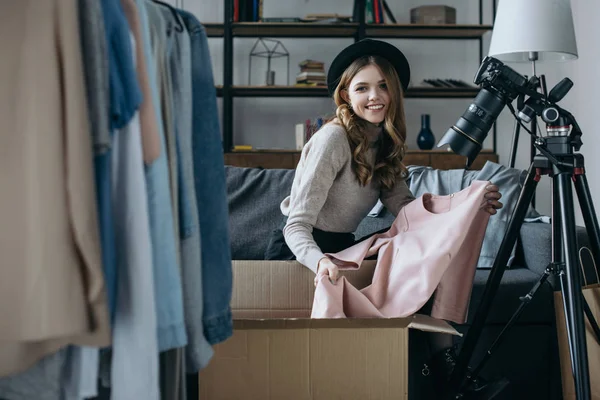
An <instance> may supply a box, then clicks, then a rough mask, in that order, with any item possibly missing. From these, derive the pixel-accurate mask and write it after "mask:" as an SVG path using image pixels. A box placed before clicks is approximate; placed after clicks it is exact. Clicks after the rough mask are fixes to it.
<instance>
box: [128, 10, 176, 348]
mask: <svg viewBox="0 0 600 400" xmlns="http://www.w3.org/2000/svg"><path fill="white" fill-rule="evenodd" d="M136 4H137V6H138V10H139V13H140V21H141V25H142V36H143V37H144V54H145V57H146V60H147V63H146V65H147V66H148V79H149V81H150V87H151V90H152V103H153V105H154V108H155V110H156V116H157V119H158V121H157V124H158V130H159V134H160V141H161V143H160V146H161V148H163V149H164V148H166V143H165V134H164V130H163V124H162V120H161V115H162V113H161V110H160V97H159V91H158V84H157V75H156V73H157V72H156V60H155V59H154V58H153V52H152V45H151V38H150V26H149V16H148V14H147V12H148V10H147V7H150V6H152V5H153V4H151V3H148V2H146V0H136ZM146 185H147V187H146V189H147V193H148V197H147V198H148V212H149V214H150V235H151V239H152V261H153V269H154V292H155V301H156V313H157V315H156V317H157V325H158V347H159V351H165V350H169V349H173V348H177V347H184V346H185V345H187V334H186V331H185V321H184V317H183V295H182V288H181V275H180V268H179V263H178V260H177V248H176V240H175V235H176V232H175V228H174V227H175V225H174V220H173V218H174V215H173V205H172V202H171V193H170V185H169V167H168V160H167V152H165V151H162V152H161V154H160V156H159V158H158V159H156V160H155V161H154V162H153V163H152V164H150V165H149V166H147V167H146Z"/></svg>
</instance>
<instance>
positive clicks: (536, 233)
mask: <svg viewBox="0 0 600 400" xmlns="http://www.w3.org/2000/svg"><path fill="white" fill-rule="evenodd" d="M226 175H227V191H228V201H229V213H230V214H229V215H230V232H231V243H232V258H233V259H234V260H257V259H258V260H260V259H263V253H264V250H265V247H266V245H267V242H268V238H269V235H270V233H271V231H272V230H273V229H275V228H276V227H278V226H279V225H280V223H281V221H282V216H281V212H280V209H279V204H280V202H281V201H282V200H283V198H285V197H286V196H287V195H288V194H289V192H290V188H291V184H292V180H293V176H294V171H293V170H281V169H279V170H278V169H271V170H268V169H256V168H239V167H232V166H226ZM500 189H501V191H502V188H500ZM392 221H393V216H392V215H391V214H390V213H389V212H387V211H384V212H383V214H382V215H380V216H378V217H376V218H373V217H366V218H365V219H364V220H363V221H362V223H361V224H360V226H359V228H358V229H357V231H356V232H355V236H356V238H357V239H358V238H360V237H362V236H365V235H368V234H370V233H372V232H375V231H378V230H380V229H383V228H385V227H388V226H389V225H390V224H391V223H392ZM578 237H579V241H580V242H579V243H580V245H585V244H586V237H587V236H586V234H585V229H584V228H580V227H579V228H578ZM517 246H518V247H517V253H516V258H515V260H514V262H513V265H512V266H511V268H510V269H507V270H506V272H505V274H504V276H503V279H502V283H501V286H500V289H499V291H498V293H497V296H496V298H495V300H494V304H493V306H492V308H491V310H490V313H489V315H488V318H487V323H486V327H485V329H484V333H483V335H482V337H481V339H480V341H479V345H478V348H477V350H476V352H475V355H474V358H473V360H472V363H471V365H473V364H474V363H475V362H476V361H477V360H478V359H480V358H481V357H482V356H483V355H484V353H485V351H486V350H487V349H488V347H489V346H490V345H491V343H492V342H493V341H494V339H495V337H496V336H497V335H498V333H499V332H500V331H501V329H502V328H503V326H504V324H505V323H506V322H507V321H508V320H509V318H510V317H511V315H512V314H513V312H514V311H515V310H516V308H517V307H518V306H519V304H520V300H519V297H520V296H523V295H525V294H527V293H528V292H529V291H530V290H531V288H532V287H533V286H534V284H535V283H536V282H537V281H538V280H539V278H540V276H541V275H542V274H543V272H544V270H545V268H546V266H547V264H548V263H549V262H550V259H551V225H550V224H544V223H524V224H523V226H522V229H521V234H520V237H519V240H518V245H517ZM489 273H490V270H486V269H480V270H477V272H476V276H475V282H474V287H473V291H472V297H471V303H470V308H469V320H468V321H467V323H466V324H464V325H459V326H457V327H456V328H457V329H458V330H459V331H460V332H462V333H464V332H466V331H467V330H468V329H469V325H470V323H471V321H472V318H473V316H474V314H475V310H476V308H477V306H478V304H479V303H480V301H481V297H482V294H483V290H484V288H485V285H486V281H487V278H488V276H489ZM554 290H555V289H554V281H553V279H550V280H549V281H548V282H547V283H546V284H544V285H543V286H542V287H541V288H540V290H539V291H538V294H537V295H536V297H535V298H534V299H533V301H532V302H531V303H530V304H529V305H528V307H527V308H526V310H525V311H524V312H523V314H522V315H521V317H520V318H519V321H518V323H517V324H516V325H515V326H514V327H513V328H512V329H511V330H510V331H509V332H508V334H507V335H506V336H505V338H504V340H503V341H502V343H501V345H500V347H499V348H498V349H497V351H496V352H495V354H494V355H493V357H492V358H491V359H490V360H489V362H488V363H487V364H486V367H485V368H484V370H483V373H482V375H484V376H485V377H492V376H497V375H502V376H506V377H508V378H509V380H510V381H511V385H510V386H509V387H508V388H507V389H506V390H505V392H503V394H502V395H501V396H500V397H499V398H500V399H511V400H515V399H526V398H527V399H560V398H561V383H560V368H559V359H558V348H557V342H556V334H555V326H554V319H555V318H554V304H553V294H552V292H553V291H554ZM411 334H412V335H414V336H415V338H414V340H413V339H411V349H410V351H411V360H410V362H411V390H410V392H411V396H410V397H411V398H412V399H418V398H426V396H425V395H422V394H421V392H420V389H419V387H420V385H419V384H418V382H420V380H419V379H420V378H419V374H420V371H421V366H422V363H423V362H424V360H425V359H426V357H427V355H428V352H427V349H426V346H424V343H425V341H424V340H423V339H422V337H419V335H421V333H418V331H415V333H411ZM457 341H458V342H459V344H460V339H457Z"/></svg>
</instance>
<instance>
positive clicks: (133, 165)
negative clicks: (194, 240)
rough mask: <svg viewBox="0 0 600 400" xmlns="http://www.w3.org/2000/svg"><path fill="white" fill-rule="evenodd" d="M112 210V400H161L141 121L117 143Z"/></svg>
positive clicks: (118, 134)
mask: <svg viewBox="0 0 600 400" xmlns="http://www.w3.org/2000/svg"><path fill="white" fill-rule="evenodd" d="M113 146H114V150H113V154H114V155H113V176H112V182H113V204H114V208H115V222H116V228H117V229H116V237H117V248H118V249H119V252H118V254H119V257H118V259H117V266H118V271H119V277H118V278H119V292H118V297H117V298H118V302H117V313H116V318H115V323H114V330H113V346H112V360H111V390H112V393H111V400H130V399H136V398H139V399H148V400H158V399H159V398H160V390H159V384H158V339H157V336H156V334H155V332H156V308H155V298H154V279H153V278H154V276H153V271H152V244H151V240H150V222H149V219H148V206H147V203H146V182H145V179H144V171H143V155H142V144H141V131H140V124H139V118H138V116H137V114H136V115H135V116H134V118H133V119H132V121H131V122H130V124H129V125H128V126H127V127H126V128H124V129H122V130H119V131H118V132H116V134H115V140H114V141H113Z"/></svg>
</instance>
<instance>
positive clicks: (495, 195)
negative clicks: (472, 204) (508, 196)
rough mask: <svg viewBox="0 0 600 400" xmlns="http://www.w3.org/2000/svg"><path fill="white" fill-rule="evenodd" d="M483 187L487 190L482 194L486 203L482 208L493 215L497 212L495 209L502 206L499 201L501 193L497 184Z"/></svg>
mask: <svg viewBox="0 0 600 400" xmlns="http://www.w3.org/2000/svg"><path fill="white" fill-rule="evenodd" d="M485 189H486V191H487V192H486V193H485V195H484V197H485V199H486V203H485V204H484V206H483V209H484V210H485V211H487V212H489V213H490V214H491V215H494V214H496V213H497V212H498V211H496V210H499V209H500V208H502V206H503V204H502V203H501V202H500V197H502V194H501V193H500V192H499V191H498V186H496V185H493V184H492V185H488V186H486V187H485Z"/></svg>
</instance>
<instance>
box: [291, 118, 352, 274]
mask: <svg viewBox="0 0 600 400" xmlns="http://www.w3.org/2000/svg"><path fill="white" fill-rule="evenodd" d="M348 157H350V148H349V145H348V139H347V138H346V133H345V131H344V130H343V128H342V127H338V126H335V125H333V126H325V127H324V128H322V129H321V130H320V131H319V132H317V133H316V134H315V135H314V136H313V137H312V138H311V140H310V141H309V143H307V144H306V146H305V147H304V150H303V154H302V157H301V160H300V163H301V168H302V170H301V171H300V172H301V173H300V174H298V172H299V171H297V174H296V177H295V179H294V182H293V184H292V191H291V195H290V198H289V203H288V204H289V207H288V219H287V223H286V225H285V227H284V229H283V235H284V237H285V241H286V243H287V245H288V246H289V248H290V250H291V251H292V252H293V253H294V255H295V256H296V259H297V260H298V261H299V262H300V263H301V264H303V265H305V266H307V267H308V268H310V269H311V270H312V271H313V272H315V273H316V271H317V266H318V263H319V260H320V259H321V258H323V257H325V255H324V254H323V252H322V251H321V249H320V248H319V246H318V245H317V243H316V242H315V240H314V238H313V235H312V231H313V227H314V226H315V223H316V222H317V217H318V216H319V213H320V211H321V209H322V208H323V205H324V204H325V201H326V200H327V196H328V193H329V190H330V188H331V186H332V185H333V183H334V181H335V179H336V176H337V175H338V172H339V171H340V170H341V169H342V167H343V166H344V164H345V163H346V161H347V159H348Z"/></svg>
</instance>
